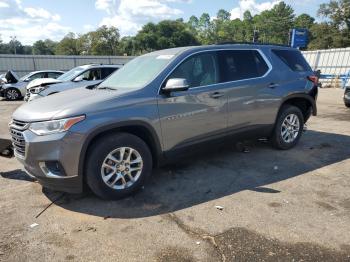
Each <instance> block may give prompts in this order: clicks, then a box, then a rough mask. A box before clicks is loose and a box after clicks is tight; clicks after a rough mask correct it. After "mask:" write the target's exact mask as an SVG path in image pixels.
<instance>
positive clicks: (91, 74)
mask: <svg viewBox="0 0 350 262" xmlns="http://www.w3.org/2000/svg"><path fill="white" fill-rule="evenodd" d="M81 76H82V77H83V80H86V81H94V80H100V79H101V70H100V69H90V70H87V71H85V72H84V73H83V74H81Z"/></svg>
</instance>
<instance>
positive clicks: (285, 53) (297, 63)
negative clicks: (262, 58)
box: [272, 49, 311, 72]
mask: <svg viewBox="0 0 350 262" xmlns="http://www.w3.org/2000/svg"><path fill="white" fill-rule="evenodd" d="M272 52H273V53H274V54H275V55H277V56H278V58H279V59H281V60H282V61H283V62H284V63H285V64H286V65H287V66H288V67H289V68H290V69H292V70H293V71H296V72H304V71H311V68H310V66H309V65H308V63H307V62H306V60H305V58H304V57H303V55H302V54H301V53H300V52H299V51H295V50H281V49H279V50H278V49H274V50H272Z"/></svg>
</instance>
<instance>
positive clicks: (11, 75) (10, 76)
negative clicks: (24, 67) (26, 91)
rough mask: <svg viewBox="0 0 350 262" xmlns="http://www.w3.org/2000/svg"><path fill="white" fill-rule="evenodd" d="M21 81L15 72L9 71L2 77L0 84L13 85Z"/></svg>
mask: <svg viewBox="0 0 350 262" xmlns="http://www.w3.org/2000/svg"><path fill="white" fill-rule="evenodd" d="M18 80H19V77H18V76H17V74H16V73H15V72H13V71H12V70H10V71H7V72H6V74H3V75H1V79H0V84H7V83H8V84H9V83H11V84H13V83H17V82H18Z"/></svg>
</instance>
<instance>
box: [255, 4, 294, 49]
mask: <svg viewBox="0 0 350 262" xmlns="http://www.w3.org/2000/svg"><path fill="white" fill-rule="evenodd" d="M253 21H254V25H255V27H256V28H257V29H258V30H259V32H260V35H262V37H263V39H264V41H265V42H271V43H275V44H287V43H288V37H289V30H290V29H291V28H292V27H293V22H294V10H293V8H292V7H291V6H289V5H287V4H285V3H284V2H279V3H278V4H276V5H275V6H274V7H273V8H272V9H271V10H266V11H263V12H262V13H261V14H260V15H256V16H254V18H253Z"/></svg>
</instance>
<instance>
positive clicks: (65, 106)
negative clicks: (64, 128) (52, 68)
mask: <svg viewBox="0 0 350 262" xmlns="http://www.w3.org/2000/svg"><path fill="white" fill-rule="evenodd" d="M131 92H132V91H130V90H124V91H122V90H120V91H118V90H98V89H88V88H84V87H81V88H76V89H72V90H68V91H65V92H62V93H58V94H54V95H51V96H46V97H43V98H40V99H37V100H33V101H31V102H28V103H26V104H23V105H22V106H20V107H19V108H18V109H17V110H16V111H15V112H14V113H13V115H12V117H13V118H14V119H16V120H20V121H24V122H35V121H45V120H50V119H59V118H65V117H70V116H75V115H83V114H88V113H91V112H97V111H101V110H105V109H107V108H109V107H115V106H116V104H115V103H116V102H115V100H116V98H119V97H120V96H123V95H125V94H127V93H131ZM111 100H113V102H111V103H109V102H110V101H111ZM118 100H119V99H118ZM119 101H122V99H120V100H119ZM124 101H126V100H124Z"/></svg>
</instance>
